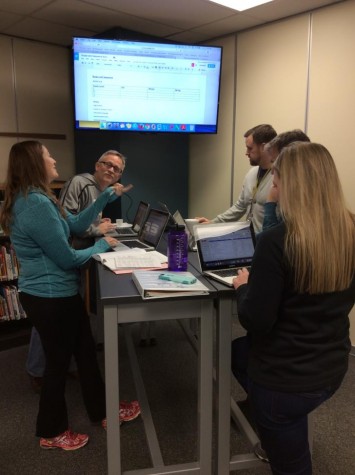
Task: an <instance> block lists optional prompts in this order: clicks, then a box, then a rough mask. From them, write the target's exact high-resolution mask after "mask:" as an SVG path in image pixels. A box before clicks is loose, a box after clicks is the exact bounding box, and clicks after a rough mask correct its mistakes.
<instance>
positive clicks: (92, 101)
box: [73, 38, 222, 134]
mask: <svg viewBox="0 0 355 475" xmlns="http://www.w3.org/2000/svg"><path fill="white" fill-rule="evenodd" d="M221 61H222V48H221V47H219V46H205V45H186V44H175V43H161V42H160V43H147V42H138V41H121V40H113V39H98V38H73V70H74V98H75V127H76V129H89V130H90V129H91V130H111V131H125V132H150V133H151V132H166V133H171V132H176V133H190V134H191V133H199V134H215V133H217V120H218V102H219V89H220V76H221Z"/></svg>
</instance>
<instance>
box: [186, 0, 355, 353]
mask: <svg viewBox="0 0 355 475" xmlns="http://www.w3.org/2000/svg"><path fill="white" fill-rule="evenodd" d="M354 18H355V0H350V1H347V2H343V3H340V4H336V5H333V6H330V7H326V8H322V9H319V10H317V11H315V12H312V13H309V14H302V15H299V16H297V17H295V18H291V19H286V20H283V21H279V22H276V23H273V24H269V25H266V26H263V27H259V28H255V29H253V30H250V31H247V32H244V33H240V34H236V35H230V36H229V37H227V38H223V39H221V41H220V42H219V41H217V40H216V41H215V42H214V44H221V45H222V46H224V45H227V55H224V58H223V61H224V63H225V62H226V61H228V64H227V67H226V68H225V67H224V65H223V70H222V75H223V76H222V91H223V94H222V97H221V108H220V114H221V115H222V116H223V120H225V118H226V117H227V120H229V121H230V123H231V124H234V128H233V131H232V133H231V132H230V129H229V128H228V129H227V130H225V129H222V126H223V125H224V122H223V121H220V129H219V130H220V131H219V132H218V134H217V136H216V137H214V138H211V139H209V138H208V139H207V140H206V141H203V140H202V139H203V137H201V138H200V137H193V138H192V139H191V148H190V152H191V157H190V160H191V167H190V184H189V190H190V195H189V215H190V216H194V215H197V214H198V215H203V216H207V217H211V218H212V217H214V216H215V215H216V214H217V213H219V212H222V211H224V210H225V209H226V208H227V207H229V206H230V205H231V204H232V203H233V201H235V200H236V198H237V197H238V195H239V192H240V189H241V185H242V181H243V178H244V175H245V173H246V172H247V170H248V168H249V165H248V160H247V159H246V158H245V148H244V139H243V133H244V131H245V130H247V129H248V128H250V127H252V126H254V125H256V124H259V123H264V122H267V123H271V124H272V125H273V126H274V127H275V128H276V130H277V131H278V132H282V131H285V130H288V129H291V128H301V129H303V130H305V131H306V133H307V134H308V135H309V136H310V137H311V139H312V140H313V141H317V142H320V143H323V144H324V145H325V146H326V147H327V148H329V150H330V152H331V153H332V155H333V156H334V159H335V162H336V164H337V167H338V170H339V175H340V178H341V181H342V184H343V188H344V193H345V198H346V200H347V203H348V204H349V206H350V207H351V209H352V210H353V211H355V188H354V186H353V182H354V177H355V159H354V157H353V153H354V152H353V148H354V147H353V128H354V124H355V86H354V85H355V63H354V61H353V53H352V51H354V49H355V29H354V26H353V25H354ZM235 43H236V45H237V46H236V48H235V57H234V64H235V69H236V86H235V90H233V81H232V79H231V78H228V79H226V78H225V77H224V76H225V75H226V74H234V68H233V65H231V64H230V62H231V61H233V56H232V55H233V48H231V45H234V44H235ZM224 87H227V89H226V90H224ZM234 96H235V109H234V108H233V107H232V105H231V104H230V102H229V101H232V100H233V98H234ZM231 113H232V114H233V117H230V114H231ZM224 114H226V116H224ZM202 144H204V145H202ZM212 144H213V146H212ZM199 145H200V146H199ZM201 150H203V153H202V154H201V153H200V152H201ZM216 150H217V151H219V153H217V155H216ZM231 153H232V156H231V155H230V154H231ZM221 167H225V170H224V171H221V170H220V168H221ZM216 170H217V180H216ZM231 170H232V171H231ZM230 173H231V175H230ZM231 176H232V180H231V178H230V177H231ZM228 192H229V193H228ZM228 195H229V196H231V197H232V199H230V200H229V202H227V201H226V200H228ZM350 320H351V339H352V343H353V345H355V310H353V312H352V314H351V316H350Z"/></svg>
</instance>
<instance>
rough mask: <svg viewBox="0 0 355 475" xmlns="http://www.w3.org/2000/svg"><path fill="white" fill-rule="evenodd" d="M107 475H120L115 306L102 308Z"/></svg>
mask: <svg viewBox="0 0 355 475" xmlns="http://www.w3.org/2000/svg"><path fill="white" fill-rule="evenodd" d="M104 332H105V383H106V417H107V461H108V474H109V475H121V440H120V424H119V417H118V408H119V366H118V324H117V305H112V306H106V307H104Z"/></svg>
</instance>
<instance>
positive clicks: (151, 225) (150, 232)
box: [120, 208, 170, 251]
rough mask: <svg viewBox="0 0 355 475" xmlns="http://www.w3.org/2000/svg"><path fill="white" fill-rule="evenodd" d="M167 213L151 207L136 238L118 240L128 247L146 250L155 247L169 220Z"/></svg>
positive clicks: (151, 249)
mask: <svg viewBox="0 0 355 475" xmlns="http://www.w3.org/2000/svg"><path fill="white" fill-rule="evenodd" d="M169 216H170V215H169V213H167V212H166V211H160V210H158V209H154V208H151V209H150V210H149V211H148V215H147V218H146V220H145V222H144V225H143V227H142V229H141V230H140V232H139V235H138V238H137V239H126V238H123V239H120V242H121V243H122V244H124V245H125V246H127V247H129V248H134V247H138V248H141V249H145V250H146V251H153V250H154V249H156V248H157V246H158V244H159V242H160V239H161V237H162V235H163V233H164V230H165V227H166V225H167V223H168V221H169Z"/></svg>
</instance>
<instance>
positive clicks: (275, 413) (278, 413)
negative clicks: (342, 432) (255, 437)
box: [249, 380, 337, 475]
mask: <svg viewBox="0 0 355 475" xmlns="http://www.w3.org/2000/svg"><path fill="white" fill-rule="evenodd" d="M336 389H337V388H326V389H321V390H319V391H311V392H309V393H306V392H305V393H285V392H280V391H272V390H270V389H267V388H264V387H262V386H260V385H259V384H256V383H255V382H253V381H251V380H249V398H250V402H251V407H252V410H253V414H254V419H255V423H256V426H257V428H258V432H259V437H260V441H261V445H262V447H263V449H264V450H265V451H266V453H267V455H268V458H269V461H270V466H271V470H272V473H273V475H311V474H312V460H311V454H310V450H309V444H308V419H307V416H308V414H309V413H310V412H312V411H313V410H314V409H316V408H317V407H318V406H319V405H320V404H322V403H323V402H324V401H326V400H327V399H329V398H330V397H331V396H332V395H333V394H334V392H335V391H336Z"/></svg>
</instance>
